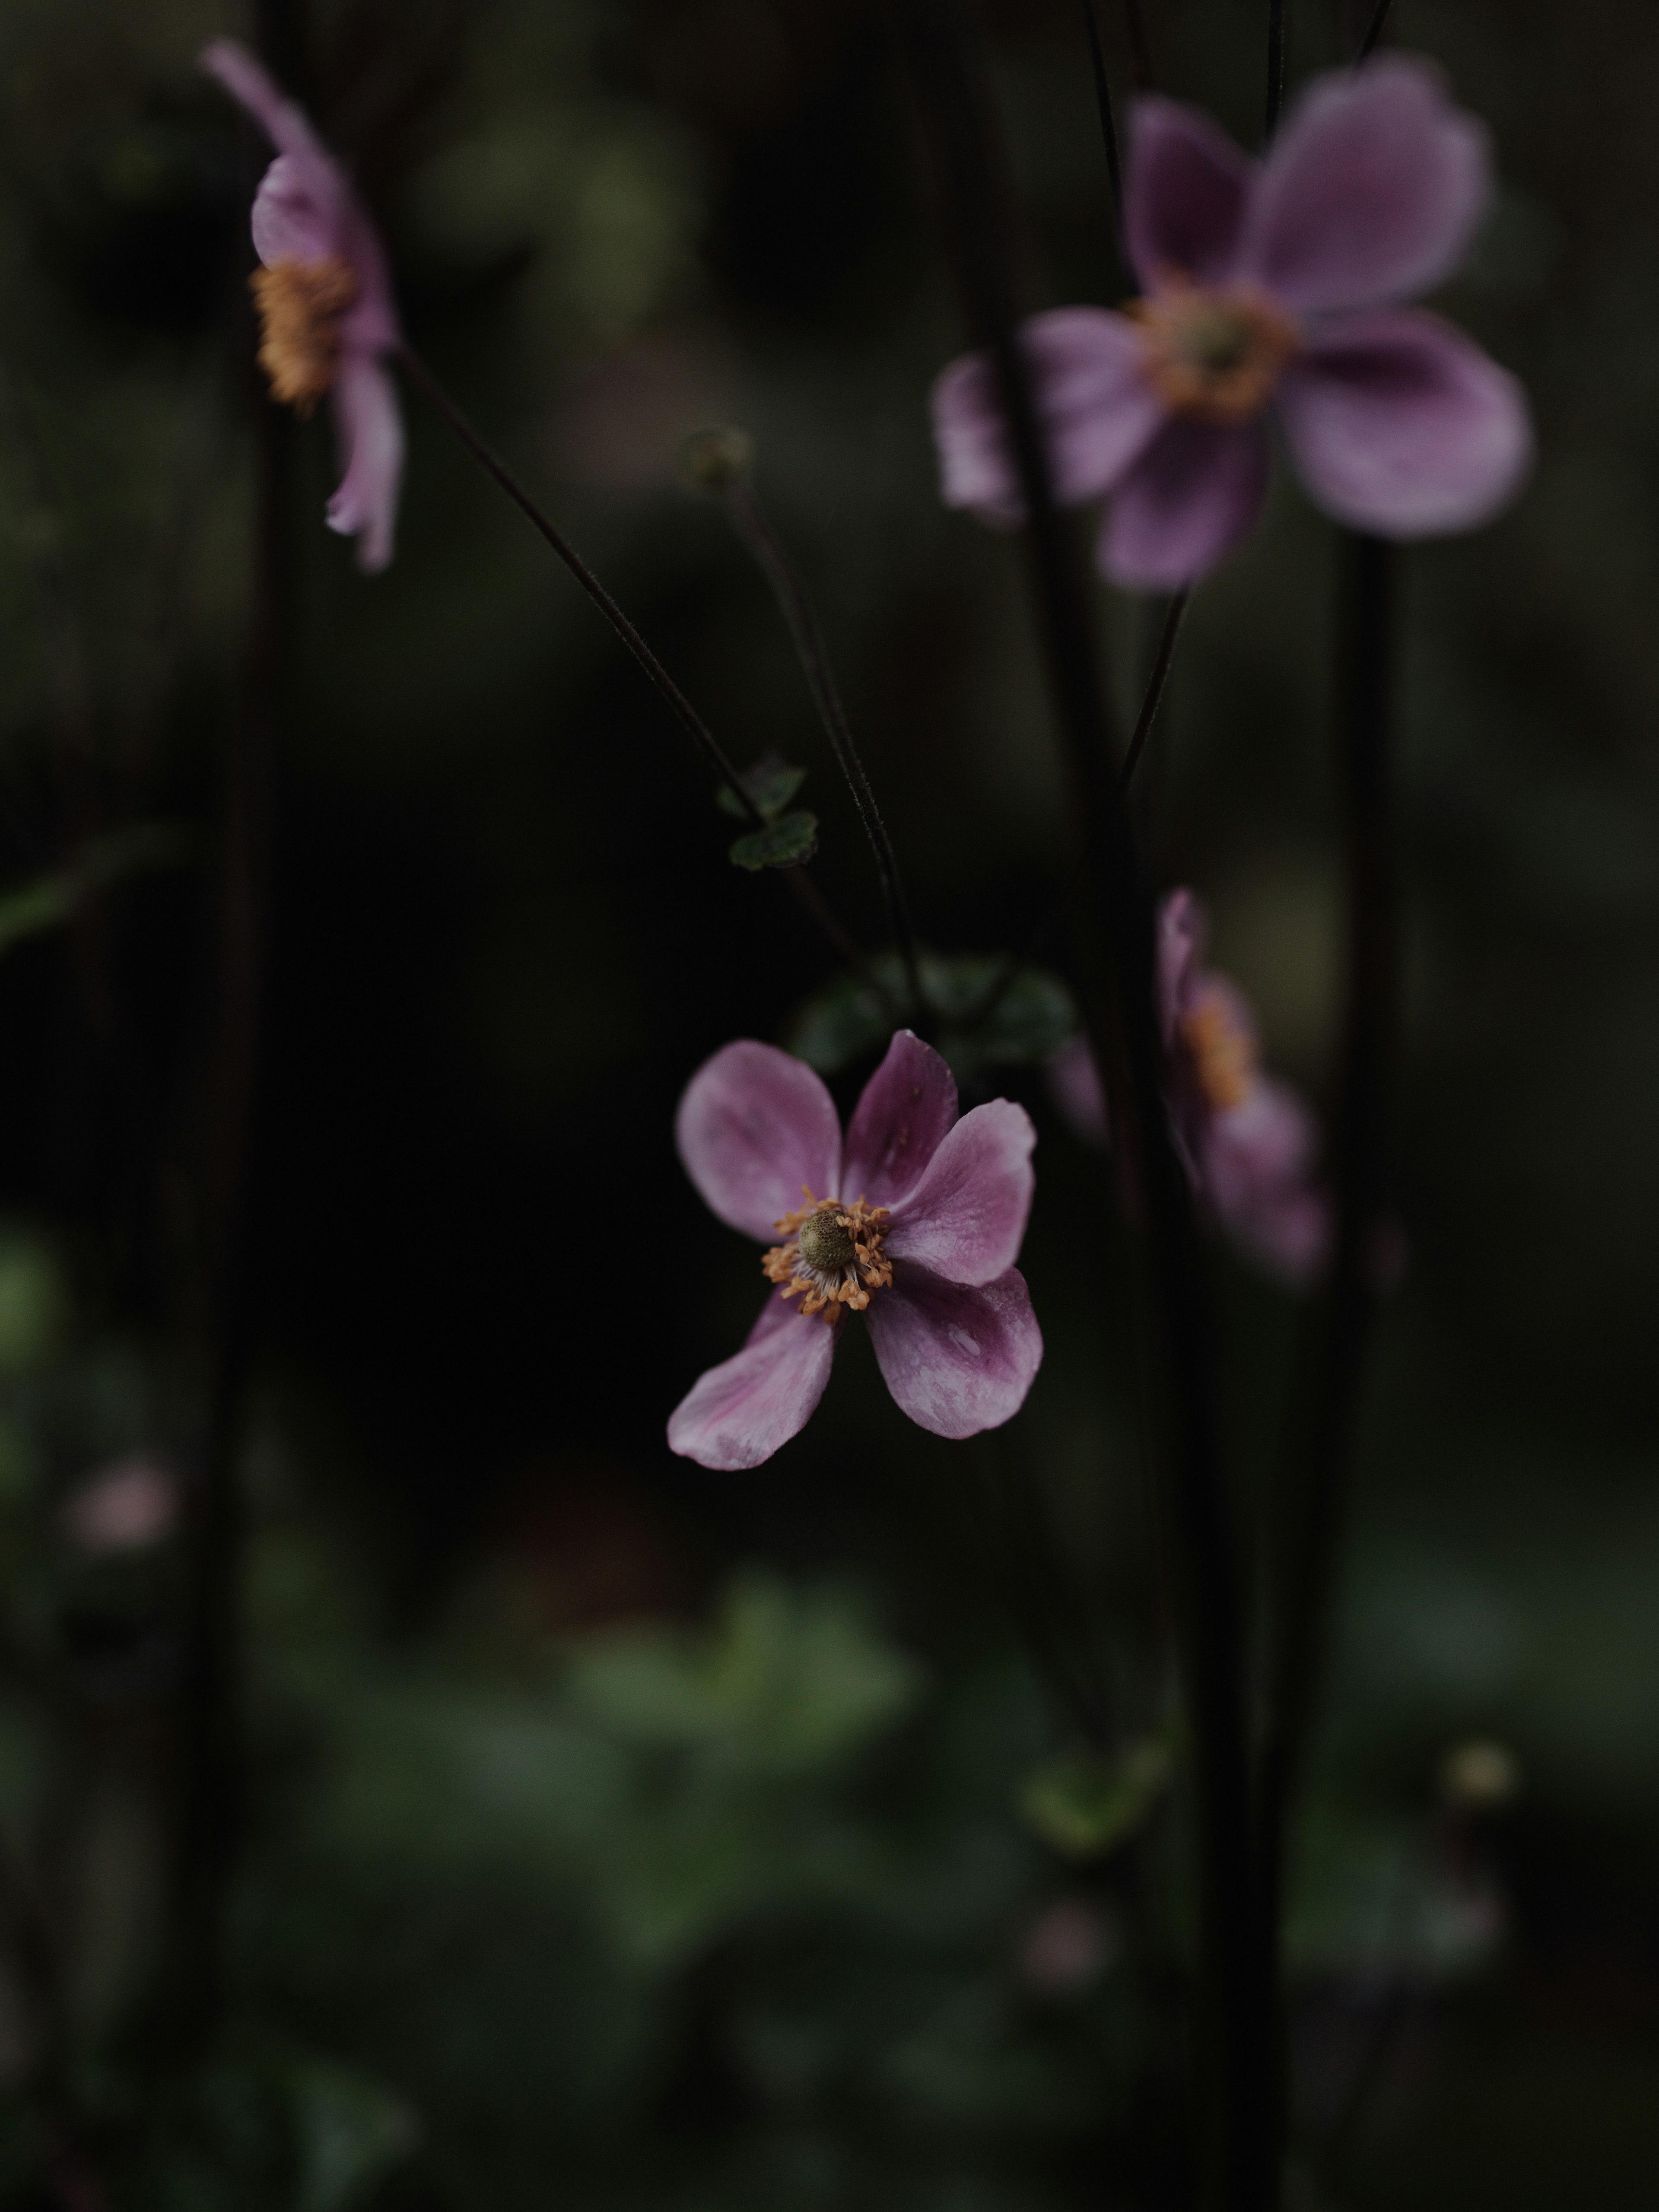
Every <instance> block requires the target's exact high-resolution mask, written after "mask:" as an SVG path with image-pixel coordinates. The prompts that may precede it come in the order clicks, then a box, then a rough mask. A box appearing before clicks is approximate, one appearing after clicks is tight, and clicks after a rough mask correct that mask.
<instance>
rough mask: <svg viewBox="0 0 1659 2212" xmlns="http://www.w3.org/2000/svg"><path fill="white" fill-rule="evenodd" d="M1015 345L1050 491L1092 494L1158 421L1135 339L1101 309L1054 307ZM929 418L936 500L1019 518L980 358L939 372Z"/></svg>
mask: <svg viewBox="0 0 1659 2212" xmlns="http://www.w3.org/2000/svg"><path fill="white" fill-rule="evenodd" d="M1020 339H1021V343H1022V344H1023V345H1024V349H1025V354H1026V358H1027V360H1028V361H1029V362H1030V370H1031V377H1032V381H1033V384H1034V386H1035V387H1036V398H1037V408H1038V412H1039V415H1040V416H1041V418H1042V423H1043V425H1044V428H1045V429H1046V431H1047V434H1048V446H1049V454H1050V459H1051V464H1052V466H1053V469H1054V490H1055V494H1056V495H1057V496H1058V497H1059V498H1060V500H1061V501H1064V502H1066V503H1067V504H1075V503H1076V502H1077V501H1081V500H1087V499H1096V498H1098V497H1099V495H1100V494H1101V493H1102V492H1103V491H1106V490H1108V489H1109V488H1110V487H1111V486H1112V485H1113V484H1114V483H1116V481H1117V479H1118V477H1120V476H1121V474H1122V472H1123V471H1124V470H1125V469H1126V468H1127V466H1128V465H1129V464H1130V463H1131V462H1132V461H1133V459H1134V458H1135V456H1136V454H1137V453H1139V452H1140V451H1141V449H1142V447H1145V445H1146V442H1147V441H1148V440H1149V439H1150V438H1151V437H1152V436H1153V435H1154V434H1155V433H1156V431H1157V429H1158V424H1159V422H1161V421H1162V420H1163V413H1164V410H1163V404H1162V402H1161V401H1160V400H1159V399H1158V396H1157V394H1156V393H1155V392H1153V391H1152V386H1150V385H1149V384H1148V383H1147V382H1146V378H1145V377H1144V376H1143V374H1141V368H1140V363H1141V356H1142V344H1141V338H1140V334H1139V331H1138V330H1137V328H1136V326H1135V325H1134V324H1133V323H1132V322H1131V321H1130V320H1129V319H1128V317H1127V315H1114V314H1110V313H1108V312H1107V310H1106V309H1105V308H1103V307H1056V308H1054V309H1053V310H1052V311H1051V312H1050V313H1048V314H1043V315H1033V316H1032V318H1031V319H1030V321H1029V322H1027V323H1024V324H1023V325H1021V330H1020ZM933 441H934V444H935V446H936V447H937V448H938V452H939V496H940V497H941V498H942V499H943V500H944V501H945V505H946V506H947V507H969V508H971V509H972V511H973V512H974V513H975V514H977V515H979V516H980V517H981V520H984V521H987V522H994V523H999V524H1002V525H1004V526H1009V525H1012V524H1013V523H1016V522H1018V520H1019V519H1020V517H1021V515H1022V514H1023V513H1024V501H1022V500H1021V497H1020V493H1019V483H1018V476H1017V474H1016V471H1015V468H1014V460H1013V454H1012V450H1011V448H1010V446H1009V442H1008V438H1007V435H1006V431H1005V429H1004V427H1003V420H1002V408H1001V405H1000V400H999V396H998V392H997V383H996V374H995V372H994V369H993V368H992V366H991V363H990V361H989V359H988V358H987V356H985V355H984V354H977V353H976V354H967V355H964V356H963V358H962V359H961V360H960V361H953V362H951V365H950V367H949V368H945V369H944V370H942V371H941V372H940V374H939V377H938V379H937V380H936V381H935V383H934V386H933Z"/></svg>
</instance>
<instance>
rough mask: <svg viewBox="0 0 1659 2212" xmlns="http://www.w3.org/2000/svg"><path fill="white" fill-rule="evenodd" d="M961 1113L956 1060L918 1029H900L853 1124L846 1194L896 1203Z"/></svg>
mask: <svg viewBox="0 0 1659 2212" xmlns="http://www.w3.org/2000/svg"><path fill="white" fill-rule="evenodd" d="M956 1118H957V1079H956V1078H955V1076H954V1075H952V1074H951V1069H950V1064H949V1062H948V1061H947V1060H945V1058H944V1057H943V1056H942V1054H939V1053H937V1052H935V1051H934V1050H933V1047H932V1045H930V1044H924V1043H923V1042H922V1041H921V1038H920V1037H919V1036H917V1035H916V1034H915V1030H896V1031H895V1032H894V1036H893V1042H891V1044H890V1045H889V1046H888V1048H887V1056H886V1058H885V1059H884V1060H883V1061H882V1063H881V1066H879V1067H878V1069H877V1070H876V1072H875V1073H874V1074H873V1075H872V1077H871V1078H870V1080H869V1081H868V1082H867V1083H866V1085H865V1086H864V1091H863V1095H862V1097H860V1100H859V1103H858V1104H857V1106H856V1107H855V1108H854V1111H853V1118H852V1120H851V1121H849V1122H848V1125H847V1144H846V1147H845V1151H844V1154H843V1158H842V1170H841V1180H842V1188H841V1190H840V1192H839V1193H838V1195H839V1196H840V1197H842V1198H844V1199H857V1198H866V1199H868V1200H869V1201H870V1203H871V1205H872V1206H891V1205H892V1203H893V1201H894V1200H896V1199H899V1198H902V1197H903V1195H904V1194H905V1193H906V1191H908V1190H909V1189H911V1188H913V1186H914V1185H915V1183H916V1182H917V1181H918V1180H919V1179H920V1177H921V1171H922V1170H923V1169H924V1168H925V1167H926V1166H927V1163H928V1161H929V1160H931V1159H932V1158H933V1154H934V1153H935V1152H937V1151H938V1150H939V1145H940V1143H941V1141H942V1140H943V1139H944V1137H945V1133H946V1131H947V1130H948V1129H950V1127H951V1125H952V1124H953V1123H954V1121H956Z"/></svg>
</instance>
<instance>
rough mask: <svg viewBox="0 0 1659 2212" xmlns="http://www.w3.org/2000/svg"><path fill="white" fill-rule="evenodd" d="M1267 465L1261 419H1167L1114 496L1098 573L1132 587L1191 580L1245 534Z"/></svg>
mask: <svg viewBox="0 0 1659 2212" xmlns="http://www.w3.org/2000/svg"><path fill="white" fill-rule="evenodd" d="M1268 465H1269V462H1268V449H1267V434H1266V433H1265V431H1264V430H1263V429H1262V428H1261V424H1260V423H1259V422H1241V423H1236V424H1234V423H1217V422H1194V421H1193V420H1191V419H1190V418H1187V417H1178V418H1176V419H1175V420H1173V421H1171V422H1168V423H1166V424H1165V426H1164V429H1163V430H1162V432H1161V433H1160V434H1159V435H1158V437H1157V438H1155V439H1154V440H1153V441H1152V444H1151V445H1150V446H1149V447H1147V449H1146V452H1145V453H1143V454H1142V455H1141V457H1140V459H1139V460H1138V461H1137V462H1136V463H1135V465H1134V466H1133V468H1132V469H1131V470H1130V471H1129V472H1128V474H1127V476H1126V477H1124V478H1123V480H1122V482H1121V483H1120V484H1119V486H1118V488H1117V491H1116V493H1115V496H1114V497H1113V500H1112V503H1111V506H1110V507H1109V510H1108V512H1107V516H1106V525H1105V528H1104V529H1103V531H1102V532H1101V537H1100V543H1099V546H1098V548H1097V559H1098V561H1099V563H1100V568H1101V570H1102V573H1103V574H1104V575H1106V576H1108V577H1109V578H1110V580H1112V582H1113V583H1115V584H1123V585H1127V586H1128V587H1129V589H1131V590H1132V591H1146V592H1173V591H1178V590H1180V589H1181V587H1182V586H1183V585H1186V584H1190V583H1192V582H1194V580H1196V579H1197V578H1198V577H1200V576H1201V575H1202V574H1204V573H1205V571H1206V569H1209V568H1213V567H1214V566H1215V564H1216V562H1218V561H1219V560H1220V559H1221V558H1222V556H1224V555H1225V554H1227V553H1230V552H1231V550H1232V549H1233V547H1234V546H1235V545H1237V544H1238V542H1239V540H1240V539H1241V538H1245V537H1248V536H1249V532H1250V528H1251V526H1252V525H1253V524H1254V523H1255V519H1256V517H1257V515H1258V514H1260V513H1261V502H1262V501H1263V500H1264V499H1265V498H1266V497H1267V474H1268Z"/></svg>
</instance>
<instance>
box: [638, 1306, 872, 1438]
mask: <svg viewBox="0 0 1659 2212" xmlns="http://www.w3.org/2000/svg"><path fill="white" fill-rule="evenodd" d="M841 1326H842V1327H844V1326H845V1324H844V1323H842V1325H841ZM837 1334H839V1329H838V1328H833V1327H831V1326H830V1325H829V1323H828V1322H825V1321H824V1319H823V1316H822V1315H818V1314H810V1315H809V1314H803V1313H802V1312H801V1310H800V1308H799V1304H785V1303H784V1301H783V1300H782V1299H781V1297H775V1296H774V1297H769V1298H768V1300H767V1301H766V1304H764V1305H763V1307H762V1308H761V1311H760V1318H759V1319H758V1320H757V1322H756V1323H755V1326H754V1327H753V1328H751V1329H750V1332H749V1335H748V1339H747V1341H746V1342H745V1343H744V1347H743V1350H742V1351H741V1352H738V1353H737V1354H736V1355H735V1356H734V1357H733V1358H730V1359H727V1360H723V1361H722V1362H721V1364H720V1366H718V1367H711V1368H710V1369H709V1370H708V1373H707V1374H705V1375H700V1376H698V1377H697V1379H696V1382H695V1383H693V1384H692V1386H691V1388H690V1390H688V1391H687V1393H686V1395H685V1396H684V1398H682V1399H681V1401H680V1402H679V1404H678V1406H677V1407H675V1408H674V1411H673V1413H672V1414H671V1417H670V1419H669V1423H668V1448H669V1449H670V1450H671V1451H676V1452H678V1454H679V1455H680V1457H681V1458H682V1459H694V1460H696V1462H697V1464H698V1466H699V1467H712V1468H719V1469H720V1470H721V1471H722V1472H724V1473H730V1472H732V1470H734V1469H736V1468H743V1467H758V1466H760V1464H761V1462H763V1460H769V1459H770V1458H771V1456H772V1455H773V1453H774V1452H775V1451H777V1450H779V1449H781V1447H782V1446H783V1445H785V1444H787V1443H788V1441H789V1439H790V1437H794V1436H799V1434H800V1432H801V1431H802V1430H803V1429H804V1428H805V1426H806V1424H807V1423H808V1421H810V1420H811V1418H812V1414H813V1412H814V1410H815V1409H816V1407H817V1402H818V1400H819V1399H820V1398H821V1397H823V1386H824V1384H825V1383H827V1382H828V1381H829V1366H830V1362H831V1361H832V1360H833V1359H834V1358H835V1356H836V1336H837Z"/></svg>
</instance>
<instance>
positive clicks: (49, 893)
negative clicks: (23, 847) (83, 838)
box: [0, 822, 192, 952]
mask: <svg viewBox="0 0 1659 2212" xmlns="http://www.w3.org/2000/svg"><path fill="white" fill-rule="evenodd" d="M191 842H192V841H191V835H190V832H189V831H188V830H187V829H184V828H183V827H182V826H181V825H180V824H179V823H173V822H137V823H133V825H132V826H131V828H130V829H112V830H111V831H110V832H109V833H108V835H107V836H102V837H93V838H89V839H88V842H86V844H85V845H83V846H82V848H81V851H80V853H79V854H77V855H76V860H75V861H74V863H73V865H72V866H70V867H68V868H65V869H64V870H62V871H61V872H59V873H58V874H56V875H51V876H42V877H41V878H40V879H39V881H38V882H35V883H32V884H20V885H19V887H18V888H17V889H16V890H11V891H4V892H0V952H8V951H10V949H11V947H12V946H13V945H20V944H21V942H22V941H23V939H25V938H27V937H39V936H40V934H41V933H42V932H44V931H46V930H48V929H56V928H57V927H58V926H59V924H60V923H63V922H65V921H68V920H69V918H70V915H72V914H73V913H74V912H75V909H76V907H78V906H79V905H80V903H81V902H82V899H84V898H86V897H87V896H88V894H89V893H91V892H93V891H95V890H102V889H103V887H104V886H105V885H106V884H112V883H117V882H118V881H119V880H120V879H121V878H122V877H124V876H134V875H141V874H144V873H147V872H149V871H150V870H152V869H156V868H173V867H178V866H179V865H180V864H181V863H182V862H183V861H185V860H188V859H189V857H190V852H191Z"/></svg>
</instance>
